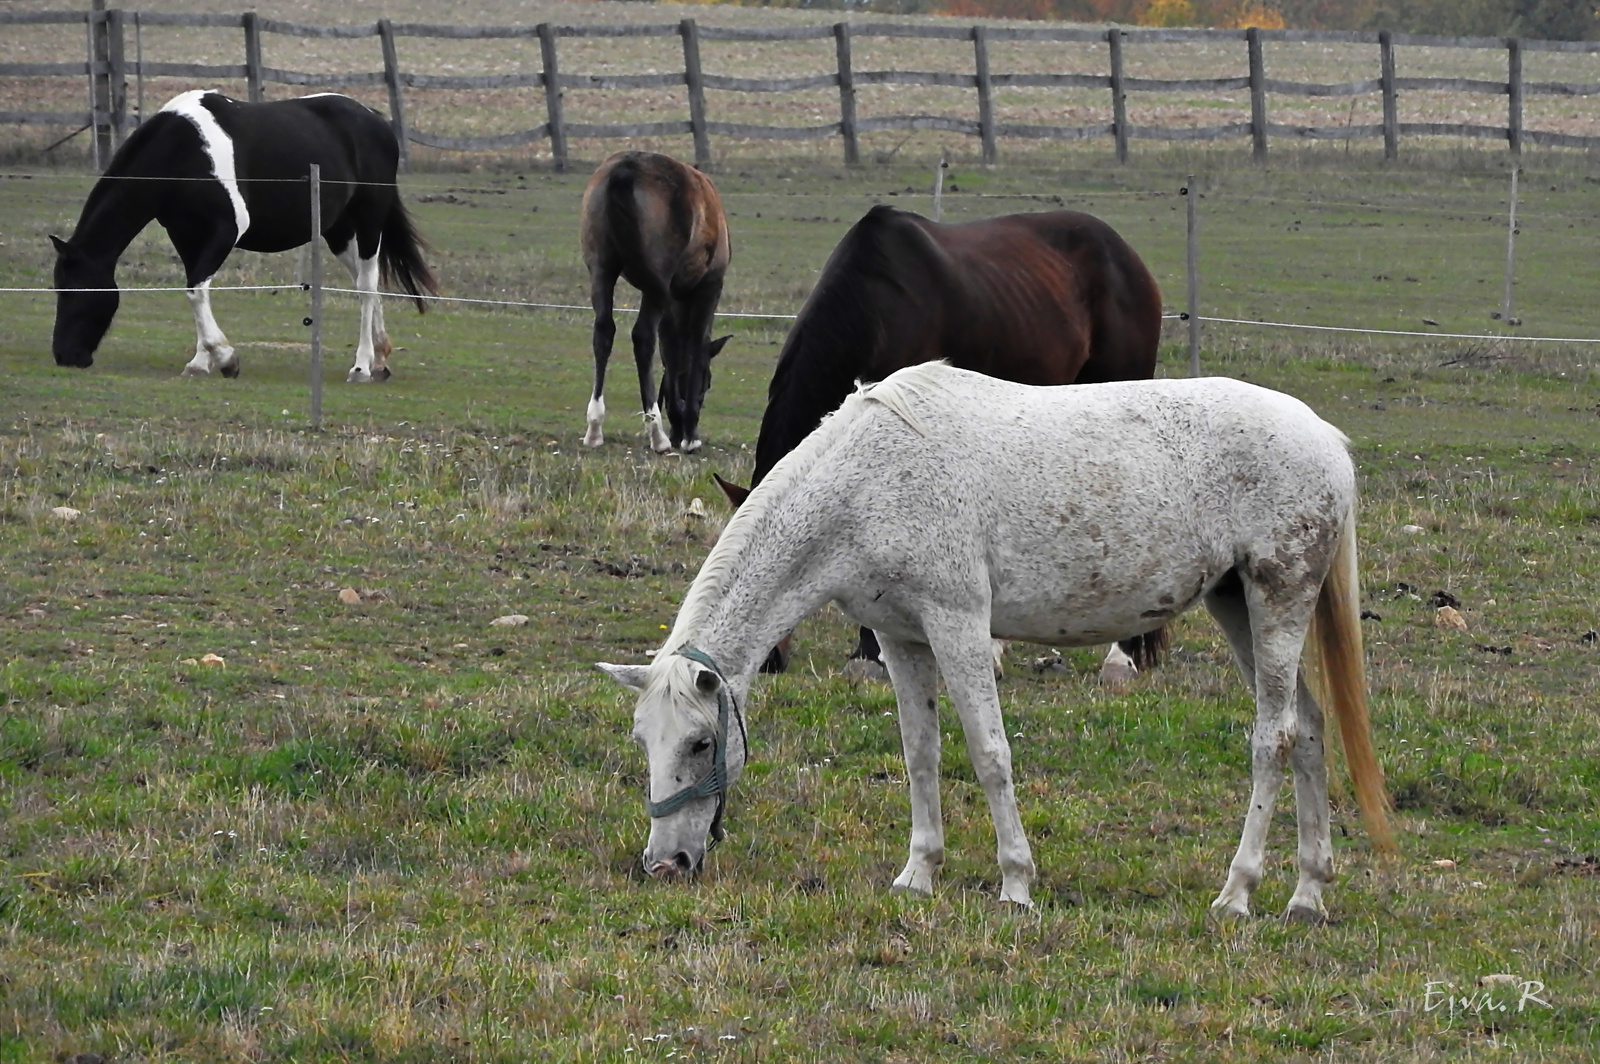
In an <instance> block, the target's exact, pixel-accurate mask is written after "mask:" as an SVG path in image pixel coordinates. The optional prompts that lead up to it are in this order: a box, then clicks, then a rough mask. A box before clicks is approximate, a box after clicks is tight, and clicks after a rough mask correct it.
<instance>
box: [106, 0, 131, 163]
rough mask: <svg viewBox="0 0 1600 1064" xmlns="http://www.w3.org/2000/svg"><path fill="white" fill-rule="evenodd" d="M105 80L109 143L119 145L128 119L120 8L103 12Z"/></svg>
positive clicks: (125, 134) (126, 60)
mask: <svg viewBox="0 0 1600 1064" xmlns="http://www.w3.org/2000/svg"><path fill="white" fill-rule="evenodd" d="M106 62H107V68H106V80H107V83H108V84H107V88H108V89H109V90H110V91H109V93H108V95H109V96H110V97H111V100H110V103H111V142H112V144H113V145H114V146H115V147H119V148H120V147H121V146H122V138H123V137H125V136H127V122H128V45H127V39H126V34H125V31H124V27H123V14H122V9H121V8H113V9H112V10H110V11H107V12H106Z"/></svg>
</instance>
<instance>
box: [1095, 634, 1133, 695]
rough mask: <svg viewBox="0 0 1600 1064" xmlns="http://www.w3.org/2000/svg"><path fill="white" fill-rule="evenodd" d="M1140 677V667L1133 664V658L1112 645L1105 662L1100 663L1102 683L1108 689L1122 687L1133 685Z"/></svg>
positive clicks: (1114, 644)
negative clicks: (1135, 679) (1128, 684)
mask: <svg viewBox="0 0 1600 1064" xmlns="http://www.w3.org/2000/svg"><path fill="white" fill-rule="evenodd" d="M1137 675H1139V667H1138V666H1137V665H1135V664H1134V663H1133V658H1131V657H1129V656H1128V652H1127V651H1125V650H1123V649H1122V647H1120V646H1118V645H1117V644H1116V643H1112V644H1111V649H1110V650H1108V651H1106V657H1105V660H1104V661H1102V662H1101V663H1100V682H1101V683H1103V684H1105V685H1107V686H1108V687H1120V686H1122V685H1123V684H1126V683H1131V682H1132V681H1133V678H1134V677H1135V676H1137Z"/></svg>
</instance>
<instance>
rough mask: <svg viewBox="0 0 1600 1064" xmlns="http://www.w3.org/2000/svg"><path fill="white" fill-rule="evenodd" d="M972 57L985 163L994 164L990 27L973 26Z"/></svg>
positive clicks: (980, 136)
mask: <svg viewBox="0 0 1600 1064" xmlns="http://www.w3.org/2000/svg"><path fill="white" fill-rule="evenodd" d="M972 58H973V64H974V67H975V72H976V74H977V82H978V138H979V139H980V140H981V141H982V142H983V165H985V166H993V165H994V159H995V147H994V86H993V85H992V84H991V83H990V81H989V29H988V27H987V26H974V27H972Z"/></svg>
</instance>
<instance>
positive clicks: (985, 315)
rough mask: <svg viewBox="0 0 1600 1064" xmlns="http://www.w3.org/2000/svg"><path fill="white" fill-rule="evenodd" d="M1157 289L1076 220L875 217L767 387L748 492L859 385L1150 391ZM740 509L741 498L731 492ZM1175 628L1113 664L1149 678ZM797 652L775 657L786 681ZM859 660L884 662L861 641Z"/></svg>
mask: <svg viewBox="0 0 1600 1064" xmlns="http://www.w3.org/2000/svg"><path fill="white" fill-rule="evenodd" d="M1160 336H1161V292H1160V290H1159V289H1158V288H1157V287H1156V282H1155V279H1154V278H1153V277H1151V276H1150V271H1149V270H1147V269H1146V268H1145V265H1144V263H1143V262H1142V261H1141V260H1140V259H1139V256H1138V254H1137V253H1136V252H1135V251H1134V250H1133V248H1131V247H1129V246H1128V243H1127V241H1125V240H1123V239H1122V237H1120V236H1118V235H1117V233H1116V231H1115V230H1113V229H1112V228H1111V227H1110V226H1109V225H1107V224H1106V223H1105V222H1102V221H1101V220H1100V219H1098V218H1095V217H1093V216H1092V215H1088V214H1080V213H1078V212H1076V211H1051V212H1048V213H1043V214H1012V215H1007V216H1005V217H1001V218H988V219H984V220H982V221H976V222H966V223H963V224H960V225H941V224H939V223H938V222H932V221H929V220H928V219H926V218H924V217H922V216H921V215H919V214H913V213H912V212H910V211H902V210H896V209H894V208H892V207H883V206H878V207H874V208H872V209H871V210H870V211H868V212H867V213H866V215H865V216H864V217H863V218H862V219H861V220H860V221H859V222H857V223H856V224H855V225H854V226H852V227H851V229H850V231H849V232H848V233H846V234H845V236H844V239H843V240H841V241H840V242H839V246H838V247H837V248H835V249H834V252H833V254H832V255H831V256H830V257H829V258H828V262H827V265H825V266H823V268H822V276H821V277H820V278H819V279H818V280H817V284H816V287H815V288H813V289H812V291H811V295H810V297H809V298H808V299H807V300H806V302H805V305H804V306H803V307H801V309H800V315H799V317H798V319H797V320H796V321H795V323H794V327H793V328H791V329H790V330H789V336H788V339H786V340H785V341H784V345H783V351H782V352H781V353H780V354H779V356H778V368H777V371H776V372H775V373H774V374H773V376H772V383H771V384H770V385H769V386H768V388H767V410H766V413H765V414H764V415H762V418H761V434H760V436H759V438H758V439H757V442H756V463H755V471H754V473H753V474H752V476H751V486H752V487H754V486H755V485H757V484H760V483H761V481H762V479H763V478H765V477H766V475H767V473H768V472H769V471H771V469H772V467H773V466H774V465H776V464H777V463H778V460H779V459H780V458H782V457H783V456H784V455H786V454H788V453H789V452H790V451H792V450H794V448H795V447H797V446H798V445H799V443H800V441H801V440H803V439H805V437H806V435H807V434H808V433H810V432H811V430H812V429H814V428H816V427H817V424H818V423H819V422H821V420H822V418H823V416H824V415H826V414H828V413H829V412H830V411H833V410H835V409H837V408H838V406H839V404H840V403H842V402H844V400H845V396H847V395H849V394H850V392H851V390H852V389H853V388H854V387H855V384H856V382H857V381H881V380H883V379H884V378H885V377H887V376H888V375H889V374H891V373H893V372H894V371H895V370H897V369H901V368H903V367H905V366H912V365H916V364H917V363H919V362H929V361H933V360H935V359H948V360H949V361H950V362H951V363H953V364H954V365H957V366H961V367H963V368H965V369H971V370H976V371H978V372H979V373H986V374H988V375H989V376H991V377H999V378H1001V379H1003V380H1008V381H1018V382H1020V383H1022V384H1074V383H1076V384H1088V383H1093V382H1096V381H1120V380H1146V379H1148V378H1150V377H1151V376H1153V375H1154V374H1155V366H1156V347H1157V344H1158V342H1159V340H1160ZM718 483H720V484H722V486H723V490H724V492H726V493H727V494H728V497H729V499H730V500H731V501H732V502H733V503H734V505H735V506H737V505H738V504H739V500H740V499H741V498H743V495H744V491H743V489H741V488H739V487H738V486H737V485H732V484H729V483H727V482H726V481H723V480H722V479H721V478H720V477H719V478H718ZM1165 638H1166V632H1165V629H1161V628H1156V629H1155V630H1153V631H1151V632H1148V633H1145V632H1141V633H1137V634H1136V635H1135V637H1134V638H1133V639H1130V640H1128V641H1127V642H1126V643H1124V644H1123V645H1122V647H1121V648H1120V649H1119V648H1115V647H1114V648H1113V649H1112V651H1111V653H1110V655H1109V656H1108V657H1107V663H1108V666H1112V665H1115V664H1125V665H1131V666H1133V667H1135V668H1148V667H1149V666H1150V665H1153V664H1154V663H1155V660H1156V657H1157V655H1158V653H1159V651H1160V649H1161V647H1162V646H1164V645H1165ZM787 651H788V648H787V646H786V645H785V644H780V646H779V647H778V649H777V650H776V651H775V652H774V654H773V656H772V657H770V658H769V659H768V664H767V669H768V670H769V671H782V669H783V667H784V665H785V664H786V661H787V657H788V653H787ZM851 657H852V658H853V659H862V658H866V659H876V658H877V657H878V646H877V641H876V640H875V639H874V638H873V634H872V632H871V630H870V629H866V628H863V629H862V630H861V634H860V639H859V641H858V643H857V646H856V649H855V651H854V653H852V654H851Z"/></svg>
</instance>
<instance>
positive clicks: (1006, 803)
mask: <svg viewBox="0 0 1600 1064" xmlns="http://www.w3.org/2000/svg"><path fill="white" fill-rule="evenodd" d="M1348 444H1349V441H1348V440H1347V439H1345V437H1344V435H1343V434H1342V433H1340V432H1339V430H1337V429H1335V428H1333V427H1332V426H1331V425H1328V424H1327V423H1325V422H1323V421H1322V420H1320V419H1319V418H1318V417H1317V416H1316V415H1315V414H1314V413H1312V412H1311V410H1309V409H1308V408H1307V407H1306V406H1305V404H1304V403H1301V402H1300V401H1299V400H1297V399H1293V398H1291V397H1290V396H1287V395H1283V394H1281V393H1279V392H1273V391H1268V390H1267V389H1264V388H1259V387H1256V386H1255V385H1251V384H1246V383H1243V382H1240V381H1234V380H1228V379H1225V378H1216V377H1212V378H1201V379H1189V380H1161V381H1133V382H1122V383H1113V384H1098V385H1079V386H1074V387H1070V388H1030V387H1027V386H1024V385H1019V384H1013V383H1010V382H1009V381H1000V380H995V379H994V378H992V377H986V376H983V375H980V374H977V373H972V372H969V371H966V370H961V369H955V368H953V367H951V366H949V365H946V364H942V363H929V364H925V365H920V366H914V367H912V368H910V369H905V370H901V371H900V372H898V373H896V374H894V375H892V376H890V377H889V378H888V379H887V380H885V381H883V382H882V383H880V384H878V385H875V386H871V387H867V388H865V389H863V390H861V391H859V392H857V393H856V394H855V395H854V396H852V397H851V398H849V399H847V400H846V401H845V404H844V406H843V407H842V408H841V409H840V410H839V412H838V413H836V414H834V415H832V416H831V417H830V418H829V419H828V420H826V421H824V422H823V424H822V426H821V427H820V428H818V429H817V431H816V432H814V433H812V434H811V435H810V436H809V437H807V438H806V440H805V442H803V443H802V444H801V445H800V446H799V447H797V448H796V449H795V450H793V451H791V452H790V453H789V455H788V456H787V457H785V458H784V459H783V460H782V461H780V462H779V463H778V464H777V465H776V466H774V467H773V468H772V470H771V471H770V473H769V474H768V476H767V478H766V479H765V480H764V481H762V483H761V486H760V487H758V488H757V489H755V491H753V492H751V494H750V497H749V498H748V499H747V500H745V503H744V505H743V506H741V507H740V508H739V510H738V512H737V513H735V514H734V516H733V518H732V519H731V520H730V521H729V522H728V525H727V527H726V528H725V529H724V531H723V533H722V536H721V538H720V539H719V540H718V541H717V544H716V546H715V547H713V548H712V550H711V553H710V555H709V556H708V557H707V558H706V561H705V564H704V566H702V567H701V570H700V573H699V575H698V576H696V577H695V580H694V584H693V585H692V586H691V587H690V589H689V593H688V595H687V597H686V598H685V600H684V603H683V607H682V609H681V610H680V611H679V613H678V618H677V622H676V624H675V625H674V627H673V629H672V632H671V634H670V635H669V636H668V637H667V639H666V642H665V643H664V644H663V645H662V647H661V649H660V651H659V652H658V653H657V654H656V657H655V660H654V662H652V663H651V664H649V665H601V666H600V667H601V668H602V669H604V670H605V671H606V672H607V673H609V674H610V675H611V676H613V677H614V678H616V679H617V680H618V681H620V682H621V683H623V684H624V685H625V686H628V687H631V688H634V689H636V690H638V691H640V692H641V695H640V697H639V701H638V705H637V707H636V709H635V711H634V726H633V734H634V737H635V739H636V740H637V741H638V742H639V743H640V744H641V745H642V746H643V748H644V751H645V755H646V757H647V758H648V761H649V772H648V775H647V783H646V786H647V788H648V790H647V792H646V795H645V797H646V808H647V810H648V812H649V814H650V817H651V820H650V838H649V841H648V843H647V844H646V847H645V850H644V866H645V869H646V870H647V871H649V872H650V873H652V874H655V875H669V876H671V875H679V874H682V873H688V872H692V871H694V870H696V869H697V868H699V867H700V865H701V863H702V862H703V859H704V856H705V851H706V848H707V847H706V834H707V831H708V829H711V828H713V827H714V828H715V830H713V831H712V834H713V836H715V835H716V834H718V833H720V829H721V814H722V810H723V806H724V803H725V799H726V795H727V790H728V787H729V786H731V785H732V784H733V782H734V781H735V780H737V779H738V777H739V775H740V773H741V771H742V770H743V768H744V765H745V761H746V757H747V749H748V746H747V743H746V740H745V729H744V724H745V720H744V706H745V700H746V695H747V693H748V692H749V690H750V685H751V681H752V680H753V679H754V677H755V673H756V671H757V668H758V666H759V665H760V663H761V659H762V657H763V656H764V655H765V654H766V652H767V648H768V647H770V646H771V645H772V641H773V640H775V639H777V638H778V636H780V635H782V634H783V633H784V632H786V631H788V630H790V629H791V628H793V627H794V625H795V624H796V623H797V622H798V621H800V619H801V618H803V617H805V616H806V615H808V614H810V613H811V612H812V611H814V610H816V609H817V608H818V607H820V606H822V605H823V604H824V603H826V602H829V601H832V602H834V603H836V604H837V605H838V606H839V607H840V608H842V609H843V610H844V612H845V613H846V614H847V615H849V616H850V617H851V618H853V619H854V620H856V621H858V622H859V623H862V624H866V625H869V626H870V627H872V628H873V629H874V630H875V631H877V632H878V634H879V639H880V642H881V643H882V646H883V657H884V661H885V662H886V663H887V664H888V666H889V676H890V678H891V679H892V680H893V683H894V689H895V697H896V700H897V701H898V703H899V711H900V736H901V740H902V743H903V745H904V748H905V759H906V774H907V778H908V780H909V782H910V792H911V794H910V797H911V846H910V856H909V859H908V860H907V862H906V865H905V869H904V870H903V871H902V872H901V873H900V875H899V876H898V878H896V879H895V881H894V886H895V888H896V889H898V890H912V891H916V892H919V893H927V892H929V891H931V890H932V888H933V881H934V876H935V874H936V873H937V871H938V869H939V867H940V865H941V864H942V863H943V860H944V828H943V823H942V820H941V817H940V806H939V780H938V774H939V720H938V713H937V711H936V693H937V685H938V680H939V676H940V674H943V676H944V682H945V687H946V689H947V690H948V692H949V694H950V700H951V701H952V702H953V703H955V708H956V711H957V713H958V714H959V715H960V718H961V724H962V727H963V729H964V730H965V732H966V737H967V750H968V753H969V755H970V756H971V758H972V762H973V769H974V772H975V774H976V776H977V779H978V781H979V782H980V783H981V784H982V786H983V789H984V792H985V794H986V795H987V797H988V800H989V810H990V813H991V815H992V817H993V819H994V825H995V835H996V841H997V844H998V857H999V863H1000V869H1001V872H1002V874H1003V880H1002V884H1001V887H1000V898H1001V899H1002V900H1004V901H1010V902H1015V903H1018V904H1021V905H1028V904H1031V901H1030V894H1029V885H1030V883H1031V881H1032V879H1033V876H1034V864H1033V857H1032V854H1031V851H1030V850H1029V847H1028V841H1027V839H1026V837H1025V836H1024V834H1023V830H1022V821H1021V820H1020V818H1019V816H1018V813H1017V805H1016V798H1015V795H1014V793H1013V790H1012V777H1011V748H1010V745H1009V743H1008V742H1007V741H1006V728H1005V723H1004V721H1003V720H1002V718H1001V713H1000V700H999V696H998V694H997V691H996V687H995V681H994V675H993V673H992V671H991V669H990V662H989V636H990V633H991V632H993V633H995V634H997V635H1001V636H1004V637H1007V638H1013V639H1025V640H1031V641H1037V642H1049V643H1055V644H1058V645H1060V644H1066V645H1085V644H1092V643H1100V642H1104V641H1105V640H1107V639H1117V638H1122V637H1124V636H1128V635H1131V634H1133V633H1136V632H1141V631H1144V630H1145V629H1146V628H1148V626H1149V624H1150V622H1151V621H1152V620H1163V621H1164V620H1168V619H1170V618H1172V617H1175V616H1177V615H1178V614H1179V613H1181V612H1183V611H1184V610H1186V609H1188V608H1189V607H1191V606H1193V605H1194V604H1195V603H1197V602H1204V603H1205V606H1206V608H1207V609H1208V610H1209V611H1210V612H1211V614H1212V616H1213V617H1215V618H1216V620H1217V623H1218V624H1219V625H1220V626H1221V628H1222V630H1223V633H1224V634H1225V635H1226V636H1227V638H1228V642H1229V643H1230V644H1231V646H1232V648H1233V652H1234V656H1235V658H1236V659H1237V661H1238V666H1239V671H1240V672H1241V673H1242V674H1243V676H1244V680H1245V683H1246V685H1247V686H1248V687H1249V688H1250V689H1251V691H1252V692H1253V693H1254V695H1255V702H1256V715H1255V726H1254V728H1253V729H1252V731H1251V737H1250V742H1251V747H1252V750H1251V753H1252V770H1253V779H1252V785H1251V791H1250V803H1249V806H1248V809H1247V812H1246V814H1245V821H1244V832H1243V836H1242V838H1241V839H1240V842H1239V848H1238V851H1237V853H1236V855H1235V856H1234V858H1233V863H1232V865H1231V866H1230V868H1229V872H1228V876H1227V880H1226V883H1225V885H1224V886H1223V888H1222V891H1221V893H1220V894H1219V895H1218V897H1217V899H1216V900H1215V902H1213V909H1214V910H1216V911H1218V912H1219V913H1226V914H1244V913H1247V912H1248V911H1249V904H1250V895H1251V893H1252V892H1253V891H1254V889H1255V887H1256V885H1257V884H1258V883H1259V882H1260V879H1261V875H1262V870H1263V867H1264V864H1263V862H1264V859H1265V858H1264V845H1265V841H1266V835H1267V827H1268V825H1269V823H1270V821H1271V819H1272V807H1273V803H1274V801H1275V800H1276V798H1277V794H1278V791H1279V790H1280V789H1281V785H1282V783H1283V777H1284V770H1285V767H1286V766H1287V767H1289V768H1290V769H1292V771H1293V774H1294V793H1295V805H1296V812H1297V814H1298V821H1299V856H1300V877H1299V883H1298V885H1297V886H1296V888H1295V891H1294V895H1293V896H1292V897H1291V898H1290V900H1289V911H1288V915H1289V916H1291V917H1296V918H1305V919H1319V918H1321V917H1322V915H1323V913H1324V909H1323V903H1322V890H1323V888H1324V887H1325V886H1326V885H1327V884H1328V883H1329V882H1331V881H1332V879H1333V852H1332V846H1331V842H1330V840H1329V812H1328V791H1327V772H1326V768H1325V765H1324V761H1323V713H1322V707H1321V706H1320V705H1319V703H1318V700H1317V699H1316V698H1314V697H1313V695H1312V693H1311V690H1310V688H1309V687H1308V685H1307V684H1306V683H1305V682H1304V681H1303V679H1301V677H1300V658H1301V653H1302V649H1303V648H1305V647H1306V644H1307V642H1308V638H1307V637H1308V633H1310V635H1311V638H1310V640H1309V642H1310V647H1309V649H1311V650H1312V651H1313V652H1314V653H1313V655H1312V657H1313V658H1320V660H1321V665H1322V670H1321V674H1322V676H1323V677H1324V678H1325V679H1326V680H1327V681H1328V683H1327V687H1328V688H1329V690H1330V691H1331V699H1328V701H1330V702H1331V707H1332V709H1333V711H1334V714H1335V716H1336V717H1337V719H1338V723H1339V731H1340V735H1341V737H1342V739H1343V743H1344V749H1345V756H1346V762H1347V764H1348V766H1349V769H1350V773H1351V777H1352V779H1353V781H1354V784H1355V792H1356V796H1357V798H1358V800H1359V803H1360V807H1361V811H1362V814H1363V816H1364V817H1365V819H1366V822H1367V827H1368V832H1369V834H1370V835H1371V837H1372V838H1373V839H1374V841H1375V842H1376V843H1377V844H1378V845H1380V846H1388V845H1392V838H1391V834H1390V829H1389V826H1388V821H1387V812H1386V795H1385V792H1384V785H1383V777H1382V773H1381V772H1380V771H1379V768H1378V764H1377V760H1376V757H1375V756H1374V754H1373V750H1372V741H1371V733H1370V726H1369V724H1368V719H1367V701H1366V679H1365V673H1364V668H1363V664H1362V652H1361V628H1360V624H1361V622H1360V618H1359V615H1358V607H1359V589H1358V587H1357V577H1356V529H1355V502H1356V478H1355V467H1354V463H1352V462H1351V460H1350V455H1349V453H1348V449H1347V448H1348ZM1313 622H1314V623H1313ZM735 719H737V721H738V723H739V727H738V728H737V729H735V728H733V727H732V726H731V724H732V722H733V721H734V720H735Z"/></svg>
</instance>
